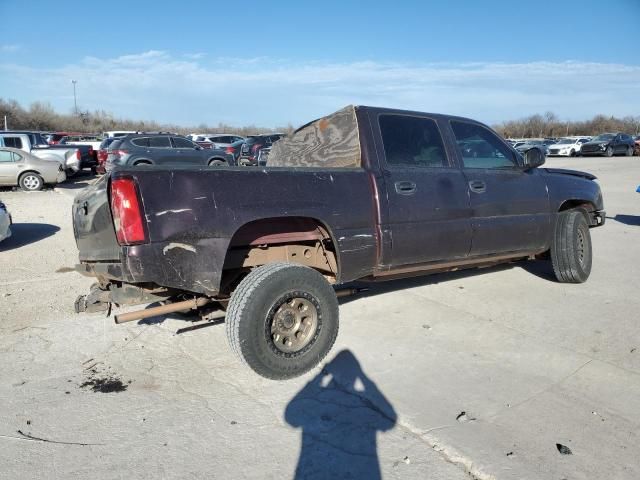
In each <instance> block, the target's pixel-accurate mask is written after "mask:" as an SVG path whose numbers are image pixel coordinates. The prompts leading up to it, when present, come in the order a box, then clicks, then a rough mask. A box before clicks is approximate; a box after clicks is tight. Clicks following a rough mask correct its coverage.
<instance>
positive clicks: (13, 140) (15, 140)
mask: <svg viewBox="0 0 640 480" xmlns="http://www.w3.org/2000/svg"><path fill="white" fill-rule="evenodd" d="M4 146H5V147H11V148H18V149H22V139H21V138H20V137H4Z"/></svg>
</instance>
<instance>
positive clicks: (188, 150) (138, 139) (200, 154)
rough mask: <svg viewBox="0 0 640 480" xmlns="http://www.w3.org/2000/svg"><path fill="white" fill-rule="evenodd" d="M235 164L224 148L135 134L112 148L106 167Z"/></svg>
mask: <svg viewBox="0 0 640 480" xmlns="http://www.w3.org/2000/svg"><path fill="white" fill-rule="evenodd" d="M232 163H233V155H230V154H228V153H226V152H225V151H224V150H223V149H219V148H214V149H204V148H202V147H201V146H199V145H197V144H196V143H194V142H192V141H191V140H189V139H188V138H186V137H182V136H179V135H167V134H135V135H127V136H125V137H121V138H119V139H118V140H116V141H115V142H113V143H112V144H111V147H110V148H109V150H108V154H107V161H106V163H105V170H106V171H107V172H109V171H111V170H112V169H113V168H114V167H120V166H124V165H133V166H136V165H137V166H140V165H212V166H224V165H231V164H232Z"/></svg>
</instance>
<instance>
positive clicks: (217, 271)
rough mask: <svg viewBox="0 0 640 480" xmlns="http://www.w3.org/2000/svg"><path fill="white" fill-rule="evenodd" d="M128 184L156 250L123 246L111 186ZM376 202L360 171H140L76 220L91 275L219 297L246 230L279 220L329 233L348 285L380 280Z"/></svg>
mask: <svg viewBox="0 0 640 480" xmlns="http://www.w3.org/2000/svg"><path fill="white" fill-rule="evenodd" d="M122 177H129V178H133V179H134V180H135V182H136V184H137V186H138V191H139V197H140V198H141V201H142V202H143V209H144V215H145V228H146V229H147V232H148V240H149V242H148V243H146V244H142V245H134V246H120V245H118V242H117V240H116V235H115V230H114V226H113V218H112V215H111V211H110V206H109V190H108V186H109V182H110V181H111V179H112V178H122ZM372 197H373V194H372V187H371V181H370V178H369V174H368V173H367V172H366V171H365V170H363V169H360V168H353V169H348V168H347V169H346V168H336V169H295V168H263V169H247V168H242V167H227V168H215V169H214V168H210V167H172V168H171V169H167V168H162V167H149V168H144V169H141V168H132V169H122V170H117V171H116V172H114V173H112V175H111V176H105V177H103V178H102V179H101V180H100V181H98V182H97V183H96V184H94V185H92V186H91V187H89V188H87V189H86V190H85V191H84V192H83V193H82V194H80V195H79V196H78V197H77V198H76V200H75V202H74V206H73V219H74V229H75V234H76V239H77V245H78V249H79V252H80V261H81V264H82V265H83V266H84V268H86V269H87V272H89V271H90V272H91V273H93V274H95V273H96V272H99V273H101V274H102V275H105V276H107V278H112V279H116V280H123V281H126V282H131V283H142V282H152V283H155V284H158V285H162V286H164V287H173V288H177V289H183V290H187V291H192V292H196V293H203V294H209V295H212V294H215V293H217V292H218V291H219V288H220V278H221V273H222V269H223V266H224V262H225V256H226V253H227V250H228V249H229V246H230V244H231V242H232V239H233V238H234V235H235V234H236V232H238V230H239V229H240V228H241V227H243V226H245V225H247V224H250V223H251V222H254V221H263V222H264V221H269V219H283V218H290V219H296V218H301V217H304V218H307V219H308V218H311V219H314V220H316V221H318V222H319V223H320V224H321V225H323V226H324V228H325V229H326V230H327V231H328V232H329V233H330V235H331V239H332V241H333V242H335V244H336V247H337V248H336V250H337V251H338V252H339V255H340V258H339V259H338V260H339V262H338V263H339V265H340V266H341V269H340V271H339V272H338V275H337V278H338V281H339V282H344V281H351V280H355V279H357V278H361V277H363V276H366V275H368V274H370V273H371V271H372V268H373V266H374V265H375V264H376V255H377V244H376V236H375V231H376V223H375V218H376V216H375V204H374V203H373V202H372ZM274 221H275V220H274Z"/></svg>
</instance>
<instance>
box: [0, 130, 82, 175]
mask: <svg viewBox="0 0 640 480" xmlns="http://www.w3.org/2000/svg"><path fill="white" fill-rule="evenodd" d="M32 139H34V140H35V141H36V142H37V141H38V137H37V136H34V134H33V133H27V132H23V133H22V132H0V147H9V148H17V149H19V150H22V151H24V152H27V153H31V154H32V155H34V156H36V157H38V158H40V159H41V160H47V161H54V162H58V163H61V164H62V165H64V168H65V170H66V172H67V174H68V176H71V175H74V174H75V173H77V172H78V171H79V170H80V167H81V163H82V153H81V151H80V147H73V146H71V147H70V146H67V145H43V144H41V143H32ZM85 148H86V147H85Z"/></svg>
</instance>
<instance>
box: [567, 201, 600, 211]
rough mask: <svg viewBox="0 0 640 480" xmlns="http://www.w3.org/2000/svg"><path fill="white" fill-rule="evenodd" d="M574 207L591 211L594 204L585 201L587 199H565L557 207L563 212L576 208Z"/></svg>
mask: <svg viewBox="0 0 640 480" xmlns="http://www.w3.org/2000/svg"><path fill="white" fill-rule="evenodd" d="M576 209H582V210H585V211H587V212H593V211H594V210H595V209H596V207H595V205H593V203H591V202H589V201H587V200H575V199H574V200H565V201H564V202H563V203H562V205H560V208H559V209H558V212H564V211H567V210H576Z"/></svg>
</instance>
